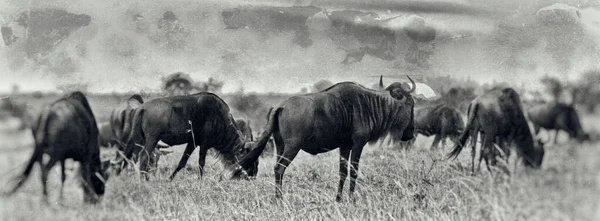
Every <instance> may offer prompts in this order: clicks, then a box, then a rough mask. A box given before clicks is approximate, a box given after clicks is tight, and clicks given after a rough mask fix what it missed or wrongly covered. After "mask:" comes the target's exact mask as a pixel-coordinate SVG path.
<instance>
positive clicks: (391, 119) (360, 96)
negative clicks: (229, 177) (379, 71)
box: [240, 78, 415, 201]
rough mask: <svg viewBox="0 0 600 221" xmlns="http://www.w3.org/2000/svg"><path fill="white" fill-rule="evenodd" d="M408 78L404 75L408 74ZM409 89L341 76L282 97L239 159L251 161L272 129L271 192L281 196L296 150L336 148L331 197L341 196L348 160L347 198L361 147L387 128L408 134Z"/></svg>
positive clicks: (410, 115) (410, 133)
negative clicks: (369, 86)
mask: <svg viewBox="0 0 600 221" xmlns="http://www.w3.org/2000/svg"><path fill="white" fill-rule="evenodd" d="M409 79H410V78H409ZM410 81H411V82H412V89H410V90H409V89H407V88H405V85H407V84H400V83H393V84H392V85H390V86H389V87H387V88H386V89H385V90H384V91H378V90H371V89H367V88H365V87H363V86H361V85H358V84H355V83H351V82H342V83H338V84H335V85H333V86H331V87H330V88H328V89H326V90H324V91H321V92H318V93H312V94H305V95H297V96H293V97H290V98H288V99H287V100H285V101H284V102H283V103H282V104H280V105H279V106H278V107H275V108H274V110H273V111H272V112H271V114H270V116H269V121H268V125H267V129H266V131H265V132H264V133H263V135H262V137H261V138H260V140H259V141H258V143H257V146H256V148H255V149H254V150H252V151H251V152H250V153H249V154H248V155H246V156H244V158H243V159H242V160H241V161H240V166H241V167H242V168H244V167H248V165H252V164H254V163H255V162H256V161H257V160H258V158H259V156H260V155H261V153H262V152H263V150H264V149H265V146H266V144H267V142H268V140H269V137H270V136H271V135H273V138H274V139H275V144H276V149H277V163H276V165H275V183H276V196H277V197H278V198H281V197H282V192H281V188H282V180H283V174H284V172H285V170H286V168H287V166H288V165H289V164H290V163H291V162H292V160H294V158H295V157H296V155H297V154H298V152H299V151H300V150H304V151H305V152H308V153H310V154H313V155H314V154H319V153H324V152H328V151H331V150H334V149H336V148H339V150H340V181H339V187H338V193H337V196H336V200H338V201H339V200H341V197H342V196H341V194H342V189H343V186H344V181H345V180H346V178H347V174H348V160H350V164H351V167H350V168H351V170H350V178H351V179H350V192H349V193H350V194H349V195H350V196H351V198H353V197H352V196H353V193H354V189H355V186H356V178H357V177H358V165H359V160H360V155H361V153H362V149H363V147H364V146H365V144H366V143H368V142H375V141H377V140H378V139H379V138H380V137H381V136H384V135H386V134H387V133H388V132H389V131H392V132H395V133H396V134H402V140H404V141H406V140H410V139H412V138H413V107H414V100H413V98H412V95H411V94H410V93H412V92H413V91H414V89H415V82H414V81H412V79H410Z"/></svg>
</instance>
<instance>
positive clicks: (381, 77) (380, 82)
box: [379, 75, 383, 89]
mask: <svg viewBox="0 0 600 221" xmlns="http://www.w3.org/2000/svg"><path fill="white" fill-rule="evenodd" d="M379 89H383V75H381V76H380V77H379Z"/></svg>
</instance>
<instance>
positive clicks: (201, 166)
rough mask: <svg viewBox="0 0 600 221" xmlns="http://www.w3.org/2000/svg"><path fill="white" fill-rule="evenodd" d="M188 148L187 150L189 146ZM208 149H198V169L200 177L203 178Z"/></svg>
mask: <svg viewBox="0 0 600 221" xmlns="http://www.w3.org/2000/svg"><path fill="white" fill-rule="evenodd" d="M186 150H187V147H186ZM192 151H193V150H192ZM207 151H208V148H206V147H200V150H199V151H198V152H199V153H198V169H199V170H200V177H199V178H200V179H202V176H203V175H204V165H205V164H206V152H207ZM190 154H191V153H190Z"/></svg>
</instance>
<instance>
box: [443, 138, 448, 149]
mask: <svg viewBox="0 0 600 221" xmlns="http://www.w3.org/2000/svg"><path fill="white" fill-rule="evenodd" d="M446 139H447V137H446V136H442V149H444V148H446Z"/></svg>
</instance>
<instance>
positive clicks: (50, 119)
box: [10, 92, 109, 203]
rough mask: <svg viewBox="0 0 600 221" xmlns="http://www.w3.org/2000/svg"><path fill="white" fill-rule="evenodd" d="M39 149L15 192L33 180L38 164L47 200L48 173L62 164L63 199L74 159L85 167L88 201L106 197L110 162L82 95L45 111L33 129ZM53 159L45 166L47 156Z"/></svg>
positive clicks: (62, 101)
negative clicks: (67, 170) (103, 158)
mask: <svg viewBox="0 0 600 221" xmlns="http://www.w3.org/2000/svg"><path fill="white" fill-rule="evenodd" d="M32 132H33V136H34V139H35V149H34V151H33V154H32V156H31V159H30V160H29V162H28V163H27V166H26V168H25V170H24V171H23V174H22V175H21V176H19V177H18V179H17V181H18V183H17V185H16V186H15V187H14V188H13V189H12V191H11V192H10V194H12V193H14V192H15V191H16V190H17V189H18V188H19V187H21V186H22V185H23V183H24V182H25V181H26V180H27V178H28V177H29V174H30V173H31V169H32V168H33V165H34V164H35V163H36V162H38V163H39V164H40V166H41V169H42V191H43V194H44V199H46V200H47V197H48V192H47V190H46V180H47V178H48V171H49V170H50V169H52V167H53V166H54V164H56V163H58V162H60V164H61V183H62V185H61V188H60V197H61V198H62V196H63V186H64V182H65V178H66V177H65V160H66V159H68V158H71V159H73V160H74V161H77V162H79V163H80V164H81V166H80V171H81V174H80V176H81V178H82V183H83V192H84V201H85V202H89V203H96V202H98V201H99V199H100V198H101V196H102V195H103V194H104V184H105V182H106V180H107V179H108V176H107V175H106V173H105V169H106V168H107V167H108V165H109V164H108V161H106V162H101V161H100V148H99V147H98V127H97V125H96V120H95V118H94V114H93V112H92V109H91V108H90V105H89V103H88V101H87V99H86V97H85V96H84V95H83V94H82V93H81V92H73V93H71V94H70V95H69V96H66V97H64V98H61V99H59V100H57V101H55V102H54V103H52V104H50V106H48V107H46V108H45V109H43V110H42V112H41V114H40V116H39V118H38V120H37V123H36V124H35V125H34V126H33V128H32ZM44 154H48V155H49V156H50V159H49V160H48V163H46V165H44V164H43V155H44Z"/></svg>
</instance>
